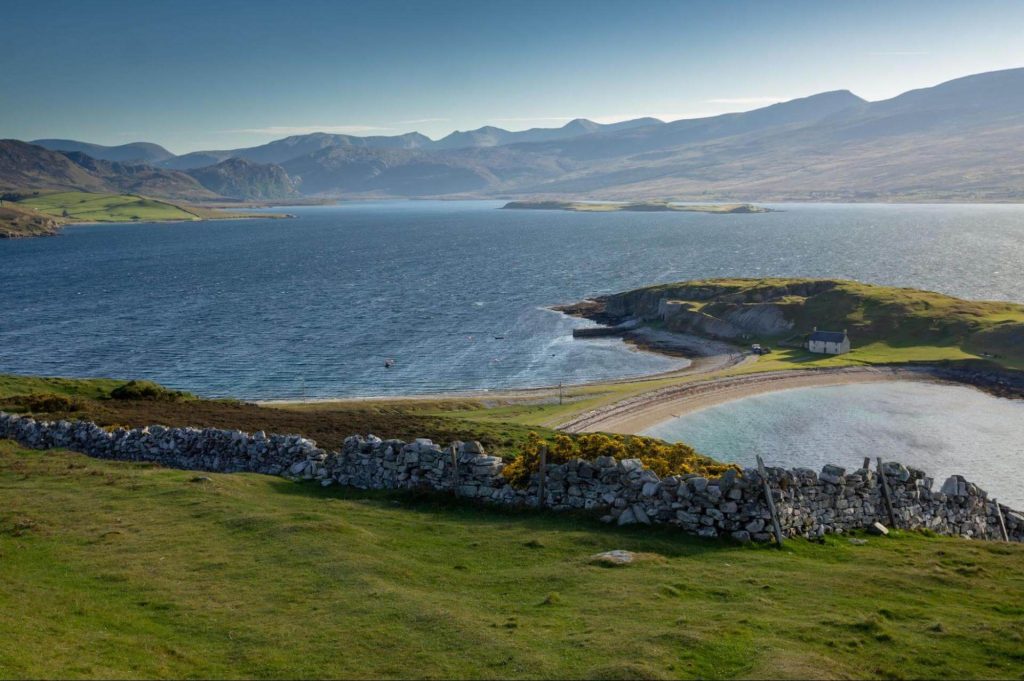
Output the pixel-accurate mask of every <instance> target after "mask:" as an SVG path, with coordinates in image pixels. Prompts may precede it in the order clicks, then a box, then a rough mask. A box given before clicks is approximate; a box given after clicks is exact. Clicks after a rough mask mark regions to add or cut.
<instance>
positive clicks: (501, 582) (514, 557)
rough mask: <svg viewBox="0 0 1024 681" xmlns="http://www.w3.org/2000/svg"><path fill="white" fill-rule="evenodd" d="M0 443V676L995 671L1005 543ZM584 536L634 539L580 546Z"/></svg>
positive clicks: (1023, 618)
mask: <svg viewBox="0 0 1024 681" xmlns="http://www.w3.org/2000/svg"><path fill="white" fill-rule="evenodd" d="M195 475H196V474H195V473H190V472H186V471H173V470H166V469H160V468H156V467H153V466H148V465H140V464H125V463H117V462H106V461H99V460H94V459H89V458H86V457H84V456H81V455H77V454H71V453H65V452H61V451H53V452H34V451H25V450H23V449H21V448H19V447H18V446H16V445H14V444H13V443H10V442H0V496H2V498H3V499H4V503H3V504H2V505H0V560H2V564H3V570H2V571H0V584H2V585H3V588H0V670H2V671H0V676H3V677H5V678H16V677H79V678H80V677H93V678H117V677H132V678H137V677H186V676H187V677H192V678H199V677H239V676H241V677H257V678H281V677H303V678H305V677H335V678H337V677H355V678H369V677H393V678H394V677H409V676H416V677H423V678H438V677H470V678H524V677H529V678H568V677H576V678H582V677H586V678H622V677H627V678H628V677H632V678H639V677H646V678H694V677H704V678H727V677H753V678H763V677H778V678H799V677H805V678H851V677H865V678H867V677H873V678H916V677H934V678H977V677H985V678H1020V673H1021V669H1022V666H1024V624H1022V622H1024V606H1022V603H1024V546H1016V545H1013V546H1011V545H1005V544H997V543H982V542H969V541H966V540H956V539H938V538H926V537H923V536H920V535H904V536H898V537H893V538H885V539H881V538H874V537H869V538H867V541H868V543H867V545H864V546H854V545H852V544H850V543H849V542H848V541H847V540H846V538H839V537H837V538H830V539H829V540H828V541H827V542H826V543H825V544H824V545H818V544H812V543H808V542H805V541H797V540H794V541H790V542H787V545H786V548H785V549H784V550H782V551H778V550H775V549H773V548H768V547H753V546H748V547H742V546H738V545H731V544H727V543H721V542H702V541H700V540H697V539H694V538H688V537H685V536H681V535H679V534H677V533H673V532H671V531H668V530H652V529H650V528H642V529H623V528H609V527H605V526H602V525H600V524H599V523H596V522H594V521H592V520H588V519H584V518H579V517H571V516H557V517H556V516H552V515H539V514H532V513H510V512H498V511H492V510H484V509H480V508H476V507H473V506H468V505H458V504H455V502H447V501H444V500H439V499H437V498H423V499H412V498H410V497H408V496H398V495H385V494H377V493H359V492H354V491H344V490H339V489H336V488H328V489H326V490H325V489H323V488H320V487H319V486H316V485H311V484H300V483H291V482H287V481H285V480H282V479H277V478H272V477H265V476H258V475H215V474H210V475H208V476H207V477H209V478H210V480H209V481H200V482H196V481H194V480H193V479H194V478H195ZM610 549H627V550H631V551H636V552H641V553H643V554H645V556H646V559H645V560H643V561H642V562H640V563H638V564H635V565H632V566H627V567H621V568H606V567H598V566H596V565H592V564H591V563H590V562H589V560H588V557H589V556H591V555H592V554H594V553H597V552H600V551H605V550H610Z"/></svg>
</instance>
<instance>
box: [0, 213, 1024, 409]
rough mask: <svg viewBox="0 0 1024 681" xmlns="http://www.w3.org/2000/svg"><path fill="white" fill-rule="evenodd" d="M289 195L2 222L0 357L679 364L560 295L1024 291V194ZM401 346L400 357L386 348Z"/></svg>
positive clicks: (437, 386) (266, 393) (336, 373)
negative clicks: (794, 280)
mask: <svg viewBox="0 0 1024 681" xmlns="http://www.w3.org/2000/svg"><path fill="white" fill-rule="evenodd" d="M500 205H502V204H501V203H500V202H493V201H469V202H451V201H445V202H434V201H412V202H382V203H352V204H345V205H341V206H323V207H308V208H289V209H287V210H289V211H290V212H294V213H296V214H298V215H299V219H297V220H284V221H281V220H267V221H259V220H244V221H220V222H206V223H195V224H166V225H96V226H88V227H73V228H69V229H67V230H65V232H64V233H63V234H62V235H61V236H59V237H57V238H48V239H23V240H6V241H2V240H0V294H2V295H3V297H4V303H3V305H2V306H0V372H16V373H30V374H58V375H66V376H123V377H133V378H148V379H153V380H156V381H159V382H161V383H164V384H167V385H169V386H173V387H176V388H182V389H188V390H192V391H194V392H197V393H199V394H201V395H205V396H232V397H240V398H273V397H280V398H288V397H328V396H354V395H378V394H404V393H428V392H435V391H446V390H470V389H474V390H479V389H498V388H505V387H521V386H535V385H545V384H552V383H557V382H559V381H565V382H580V381H586V380H597V379H603V378H610V377H615V376H625V375H636V374H644V373H650V372H656V371H662V370H666V369H670V368H673V367H676V366H678V361H676V360H671V359H668V358H664V357H660V356H656V355H652V354H649V353H643V352H637V351H634V350H631V349H629V348H628V347H626V346H625V345H624V344H622V343H621V342H619V341H617V340H590V341H573V340H572V338H571V330H572V328H573V327H574V326H578V325H581V324H584V323H585V322H581V321H579V320H571V319H568V318H566V317H564V316H562V315H559V314H556V313H553V312H550V311H548V310H547V309H546V308H547V307H548V306H550V305H552V304H556V303H563V302H569V301H573V300H577V299H579V298H581V297H584V296H588V295H593V294H600V293H609V292H614V291H620V290H623V289H628V288H632V287H637V286H643V285H646V284H653V283H658V282H666V281H675V280H681V279H690V278H697V277H718V276H769V275H779V276H810V277H849V278H854V279H860V280H863V281H868V282H876V283H880V284H897V285H906V286H916V287H922V288H928V289H934V290H939V291H943V292H947V293H951V294H955V295H960V296H965V297H968V298H993V299H1003V300H1017V301H1021V300H1024V277H1022V276H1021V274H1020V264H1021V263H1022V262H1024V207H1022V206H970V205H968V206H950V205H943V206H886V205H878V206H872V205H785V206H778V207H779V208H782V209H783V210H782V212H777V213H767V214H753V215H708V214H700V213H604V214H601V213H589V214H588V213H570V212H559V211H510V210H499V209H498V208H499V206H500ZM386 358H393V359H394V360H395V362H396V364H395V366H394V367H393V368H391V369H385V368H384V366H383V365H384V360H385V359H386Z"/></svg>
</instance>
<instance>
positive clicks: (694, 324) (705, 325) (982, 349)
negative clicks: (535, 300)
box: [567, 279, 1024, 366]
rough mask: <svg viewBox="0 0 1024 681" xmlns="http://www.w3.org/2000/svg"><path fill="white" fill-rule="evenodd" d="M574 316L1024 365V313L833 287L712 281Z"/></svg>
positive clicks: (646, 292) (647, 292) (620, 296)
mask: <svg viewBox="0 0 1024 681" xmlns="http://www.w3.org/2000/svg"><path fill="white" fill-rule="evenodd" d="M567 311H570V312H575V313H578V314H581V315H582V316H586V317H589V318H591V319H595V320H598V321H601V322H604V323H609V324H614V323H620V322H623V321H626V320H629V319H639V320H641V321H643V322H647V323H655V324H658V325H663V326H664V327H665V328H667V329H669V330H672V331H678V332H684V333H694V334H698V335H702V336H709V337H712V338H717V339H722V340H728V341H735V342H740V341H743V342H746V341H749V340H753V339H758V340H769V341H775V342H778V341H783V340H786V339H793V338H796V339H799V338H800V337H802V336H803V335H804V334H807V333H810V332H811V331H812V330H813V329H814V327H819V328H822V329H829V330H837V331H838V330H842V329H848V330H849V333H850V337H851V338H852V339H854V340H855V345H861V346H863V345H866V344H869V343H875V342H880V343H885V344H887V345H889V346H912V345H922V346H925V345H926V346H955V347H959V348H962V349H963V350H964V351H965V352H968V353H971V354H976V355H979V356H986V353H987V355H989V356H993V357H995V358H997V359H1003V360H1005V361H1006V362H1007V363H1009V364H1012V365H1015V366H1020V365H1024V305H1019V304H1016V303H1004V302H991V301H971V300H961V299H959V298H954V297H952V296H947V295H943V294H940V293H933V292H930V291H919V290H916V289H907V288H893V287H888V286H873V285H870V284H862V283H859V282H854V281H843V280H831V279H824V280H821V279H708V280H702V281H685V282H679V283H676V284H662V285H658V286H650V287H646V288H640V289H635V290H633V291H626V292H624V293H617V294H613V295H610V296H604V297H601V298H597V299H595V300H594V301H592V302H591V303H590V304H589V305H581V306H579V307H577V308H573V309H569V310H567Z"/></svg>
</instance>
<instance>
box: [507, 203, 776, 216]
mask: <svg viewBox="0 0 1024 681" xmlns="http://www.w3.org/2000/svg"><path fill="white" fill-rule="evenodd" d="M502 208H503V209H504V208H507V209H511V210H566V211H571V212H573V213H716V214H719V215H726V214H733V213H774V212H776V211H774V210H772V209H771V208H765V207H763V206H755V205H753V204H750V203H720V204H680V203H671V202H669V201H631V202H617V201H609V202H591V201H509V202H508V203H506V204H505V205H504V206H502Z"/></svg>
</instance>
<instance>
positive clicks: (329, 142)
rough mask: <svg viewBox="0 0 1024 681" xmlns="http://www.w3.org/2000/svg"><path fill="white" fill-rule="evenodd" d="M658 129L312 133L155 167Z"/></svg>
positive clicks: (628, 124) (586, 126)
mask: <svg viewBox="0 0 1024 681" xmlns="http://www.w3.org/2000/svg"><path fill="white" fill-rule="evenodd" d="M651 125H664V123H662V122H661V121H659V120H658V119H656V118H638V119H636V120H632V121H622V122H621V123H611V124H601V123H594V122H593V121H588V120H586V119H583V118H577V119H576V120H574V121H570V122H569V123H567V124H566V125H564V126H562V127H561V128H531V129H529V130H521V131H518V132H512V131H510V130H505V129H503V128H496V127H494V126H489V125H488V126H484V127H482V128H478V129H476V130H470V131H467V132H453V133H451V134H450V135H448V136H447V137H444V138H442V139H440V140H438V141H436V142H435V141H433V140H431V139H430V138H429V137H427V136H425V135H421V134H420V133H418V132H410V133H406V134H404V135H393V136H381V135H377V136H370V137H357V136H355V135H334V134H328V133H324V132H314V133H310V134H307V135H293V136H291V137H286V138H284V139H280V140H276V141H274V142H270V143H268V144H263V145H260V146H258V147H247V148H242V149H224V150H219V151H194V152H192V153H189V154H183V155H181V156H176V157H174V158H168V159H166V160H164V161H163V162H162V163H161V165H162V166H164V167H165V168H173V169H177V170H191V169H193V168H202V167H204V166H209V165H214V164H217V163H220V162H221V161H225V160H227V159H229V158H241V159H245V160H247V161H255V162H256V163H285V162H286V161H291V160H294V159H298V158H301V157H303V156H307V155H309V154H313V153H316V152H318V151H320V150H321V149H332V148H336V147H340V148H363V149H410V150H411V149H418V150H424V151H435V150H450V149H467V148H473V147H497V146H504V145H508V144H519V143H525V142H548V141H553V140H563V139H571V138H573V137H578V136H580V135H589V134H592V133H595V132H608V131H615V130H628V129H631V128H636V127H646V126H651Z"/></svg>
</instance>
